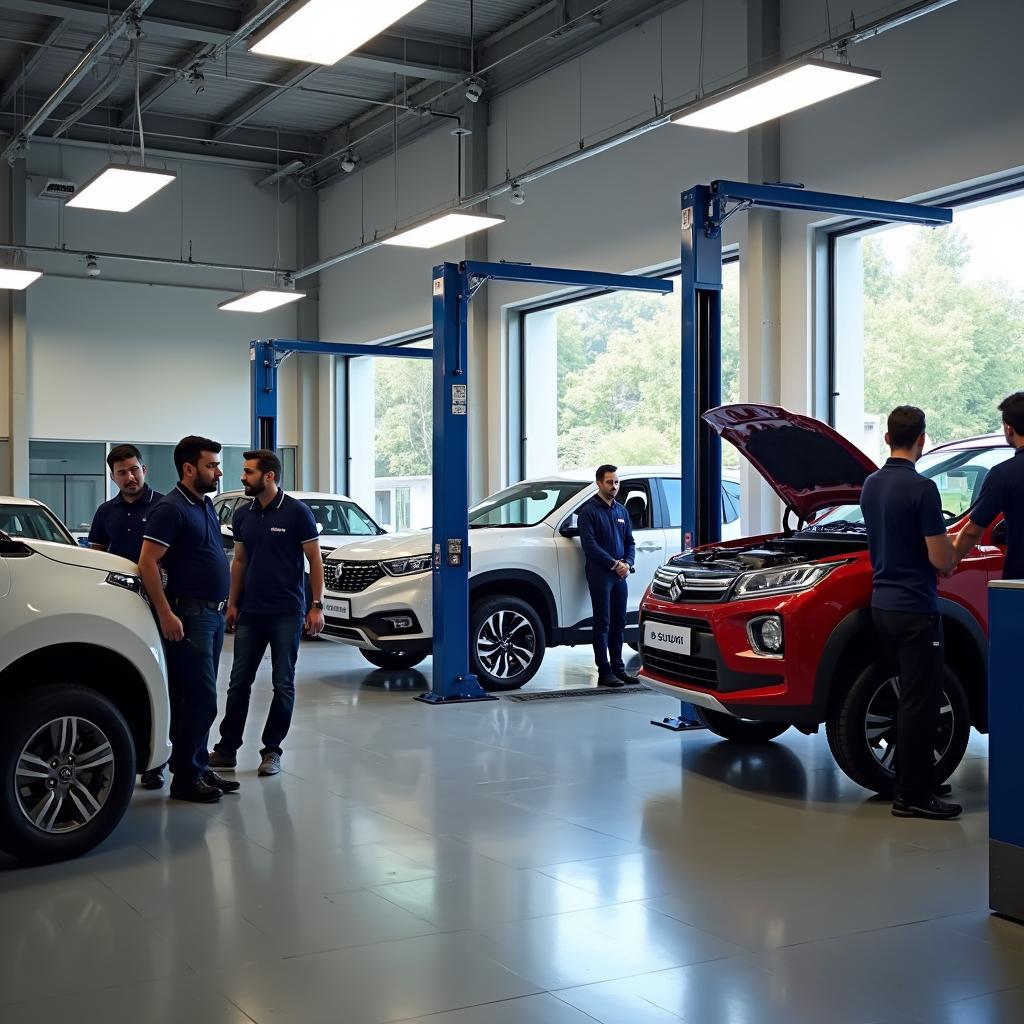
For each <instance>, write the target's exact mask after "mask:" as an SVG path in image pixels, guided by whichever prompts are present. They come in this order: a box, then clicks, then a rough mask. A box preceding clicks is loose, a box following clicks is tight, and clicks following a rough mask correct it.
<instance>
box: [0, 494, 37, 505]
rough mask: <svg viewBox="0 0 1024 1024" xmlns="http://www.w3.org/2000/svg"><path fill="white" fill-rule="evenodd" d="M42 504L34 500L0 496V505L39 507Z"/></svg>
mask: <svg viewBox="0 0 1024 1024" xmlns="http://www.w3.org/2000/svg"><path fill="white" fill-rule="evenodd" d="M42 504H43V503H42V502H41V501H36V500H35V498H15V497H9V496H7V495H0V505H35V506H39V505H42Z"/></svg>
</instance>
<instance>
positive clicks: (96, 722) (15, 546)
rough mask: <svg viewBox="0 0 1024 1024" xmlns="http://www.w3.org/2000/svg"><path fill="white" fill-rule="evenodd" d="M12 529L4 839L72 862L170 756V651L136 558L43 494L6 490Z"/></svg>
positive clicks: (3, 738) (1, 574)
mask: <svg viewBox="0 0 1024 1024" xmlns="http://www.w3.org/2000/svg"><path fill="white" fill-rule="evenodd" d="M0 531H2V532H0V849H3V850H5V851H6V852H7V853H9V854H12V855H13V856H16V857H19V858H21V859H23V860H28V861H50V860H63V859H65V858H67V857H75V856H78V855H79V854H81V853H85V852H86V851H87V850H90V849H92V848H93V847H94V846H96V845H97V844H98V843H100V842H102V841H103V840H104V839H106V837H107V836H108V835H109V834H110V833H111V832H112V831H113V829H114V828H115V826H116V825H117V823H118V822H119V821H120V820H121V818H122V816H123V815H124V812H125V810H126V809H127V807H128V803H129V801H130V800H131V796H132V790H133V789H134V786H135V776H136V773H137V772H139V771H146V770H148V769H150V768H156V767H157V766H158V765H162V764H164V763H165V762H166V761H167V759H168V757H169V756H170V744H169V743H168V738H167V736H168V723H169V718H170V709H169V706H168V699H167V667H166V663H165V660H164V649H163V644H162V642H161V640H160V634H159V631H158V630H157V627H156V622H155V621H154V619H153V615H152V612H151V611H150V608H149V605H148V604H147V603H146V600H145V599H144V598H143V596H142V581H141V580H140V579H139V577H138V574H137V573H138V569H137V567H136V566H135V565H134V564H133V563H131V562H129V561H126V560H125V559H123V558H118V557H117V556H116V555H110V554H107V553H106V552H102V551H91V550H87V549H84V548H81V547H79V546H78V545H76V544H75V543H74V541H73V539H72V538H71V537H70V535H69V534H68V533H67V531H66V530H65V529H64V528H63V527H62V526H60V524H59V522H57V520H56V518H55V517H54V516H53V514H52V513H51V512H50V511H49V509H47V508H46V507H45V506H44V505H40V504H39V503H38V502H31V501H27V500H25V499H18V498H0ZM19 533H20V536H18V534H19ZM41 533H43V534H45V535H46V539H39V535H40V534H41Z"/></svg>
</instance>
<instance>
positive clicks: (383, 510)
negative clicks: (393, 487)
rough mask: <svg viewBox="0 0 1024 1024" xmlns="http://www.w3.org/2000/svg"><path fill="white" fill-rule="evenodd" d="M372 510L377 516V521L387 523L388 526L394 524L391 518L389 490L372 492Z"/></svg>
mask: <svg viewBox="0 0 1024 1024" xmlns="http://www.w3.org/2000/svg"><path fill="white" fill-rule="evenodd" d="M373 511H374V515H376V517H377V522H379V523H387V524H388V526H392V527H393V526H394V525H395V524H394V522H393V521H392V519H391V492H390V491H374V492H373Z"/></svg>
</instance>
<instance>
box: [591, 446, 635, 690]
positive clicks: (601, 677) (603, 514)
mask: <svg viewBox="0 0 1024 1024" xmlns="http://www.w3.org/2000/svg"><path fill="white" fill-rule="evenodd" d="M595 478H596V480H597V494H595V495H594V496H593V497H592V498H591V499H590V500H589V501H587V502H585V503H584V505H583V506H582V508H580V510H579V513H578V515H577V524H578V526H579V531H580V543H581V544H582V546H583V555H584V557H585V558H586V560H587V586H588V587H589V589H590V601H591V604H592V606H593V609H594V627H593V637H594V661H595V662H596V663H597V685H598V686H616V687H617V686H625V685H626V684H627V683H638V682H639V679H637V677H636V676H631V675H630V674H629V673H628V672H627V671H626V666H625V665H624V664H623V661H622V634H623V632H624V631H625V628H626V600H627V596H628V587H627V585H626V577H627V576H629V574H630V571H631V570H632V568H633V559H634V558H635V556H636V545H635V544H634V543H633V528H632V526H631V525H630V522H629V513H628V512H627V511H626V510H625V508H624V507H623V506H622V505H620V504H619V503H618V502H617V501H616V500H615V495H616V494H618V493H619V474H618V468H617V467H616V466H612V465H608V464H605V465H603V466H598V467H597V473H596V477H595Z"/></svg>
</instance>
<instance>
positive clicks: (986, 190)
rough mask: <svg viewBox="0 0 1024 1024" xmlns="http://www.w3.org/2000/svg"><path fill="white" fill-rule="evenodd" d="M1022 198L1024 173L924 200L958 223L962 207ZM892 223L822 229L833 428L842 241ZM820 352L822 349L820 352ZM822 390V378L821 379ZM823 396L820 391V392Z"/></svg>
mask: <svg viewBox="0 0 1024 1024" xmlns="http://www.w3.org/2000/svg"><path fill="white" fill-rule="evenodd" d="M1008 195H1022V196H1024V174H1013V175H1010V176H1008V177H1003V178H1000V179H997V180H995V181H988V182H985V183H982V184H974V185H956V186H952V187H951V188H948V189H945V190H944V191H942V192H941V193H938V194H936V195H934V196H931V197H929V198H928V199H926V200H924V201H923V204H924V205H925V206H949V207H952V208H953V211H954V218H953V223H954V224H956V217H955V212H956V210H957V209H958V208H959V207H970V206H980V205H982V204H984V203H987V202H991V201H993V200H996V199H998V198H999V197H1000V196H1008ZM889 223H890V222H889V221H882V220H847V221H843V222H841V223H839V224H834V225H832V226H826V227H823V228H822V229H821V231H822V234H823V235H824V242H825V248H826V254H825V259H826V282H825V296H824V300H825V308H826V328H825V329H826V336H825V366H824V369H823V372H824V374H825V382H824V383H825V388H824V390H825V394H826V396H827V402H826V414H827V417H828V418H827V420H826V422H827V423H828V425H829V426H831V427H834V426H835V423H836V399H837V398H838V397H839V394H840V392H839V391H838V390H837V381H836V365H837V361H838V360H837V355H838V353H837V351H836V344H837V334H838V331H837V330H836V312H837V309H836V307H837V301H836V296H837V292H838V289H837V286H836V273H837V270H838V259H837V255H836V249H837V246H838V243H839V241H840V239H843V238H848V237H849V236H850V235H860V234H868V233H869V232H871V231H874V230H876V229H878V228H883V227H885V226H886V225H887V224H889ZM819 351H820V349H819ZM818 384H819V388H820V384H821V382H820V379H819V382H818ZM819 394H820V390H819Z"/></svg>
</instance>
